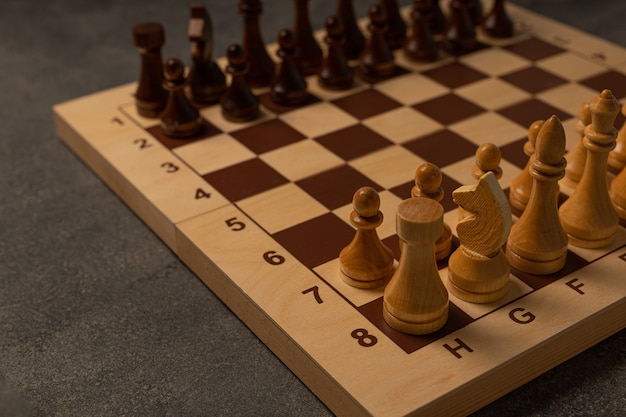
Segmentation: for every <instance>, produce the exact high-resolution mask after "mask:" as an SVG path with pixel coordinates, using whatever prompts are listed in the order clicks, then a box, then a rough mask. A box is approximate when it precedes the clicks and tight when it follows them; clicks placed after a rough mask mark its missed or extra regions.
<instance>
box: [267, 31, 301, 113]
mask: <svg viewBox="0 0 626 417" xmlns="http://www.w3.org/2000/svg"><path fill="white" fill-rule="evenodd" d="M296 44H297V42H296V37H295V35H294V33H293V32H292V31H291V30H289V29H283V30H281V31H280V33H279V34H278V45H279V48H278V52H277V55H278V56H279V57H280V59H281V62H280V63H279V64H278V68H277V70H276V77H275V78H274V80H273V81H272V85H271V89H270V97H271V98H272V100H273V101H274V102H276V103H278V104H282V105H286V106H296V105H298V104H301V103H303V102H304V101H305V100H306V99H307V97H308V92H307V84H306V81H305V80H304V78H302V75H301V74H300V72H299V70H298V65H297V61H296V60H297V47H296Z"/></svg>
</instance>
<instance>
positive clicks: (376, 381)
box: [54, 5, 626, 416]
mask: <svg viewBox="0 0 626 417" xmlns="http://www.w3.org/2000/svg"><path fill="white" fill-rule="evenodd" d="M509 11H510V13H511V15H512V17H513V19H514V20H515V21H516V22H517V26H518V30H519V36H516V37H515V38H514V39H510V40H507V41H497V42H494V41H492V40H489V39H485V38H481V46H480V48H479V50H477V51H476V52H473V53H470V54H466V55H463V56H460V57H450V56H445V55H444V56H443V57H442V58H441V59H440V60H439V61H438V62H436V63H432V64H415V63H412V62H410V61H407V60H406V59H405V58H404V57H403V55H402V53H401V52H398V53H397V55H396V58H397V71H396V74H395V75H394V76H393V77H392V78H390V79H387V80H380V81H377V82H365V81H362V80H361V81H358V82H357V84H356V86H355V87H354V88H353V89H351V90H348V91H341V92H330V91H326V90H323V89H321V88H320V87H319V86H318V84H317V82H316V80H315V77H312V78H309V79H308V84H309V87H310V93H311V99H310V100H309V101H308V102H307V104H306V105H305V106H301V107H297V108H288V107H281V106H277V105H275V104H273V103H272V102H271V100H270V99H269V94H268V93H267V91H258V93H259V95H260V99H261V104H262V108H261V110H262V114H261V117H260V118H259V119H258V120H255V121H254V122H250V123H245V124H235V123H231V122H228V121H226V120H224V119H223V118H222V116H221V114H220V108H219V106H210V107H205V108H202V110H201V113H202V115H203V117H204V118H205V120H206V126H205V129H204V130H203V132H202V134H201V135H199V136H198V137H196V138H193V139H191V140H175V139H170V138H168V137H166V136H164V135H163V133H162V131H161V128H160V127H159V125H158V121H157V120H151V119H145V118H142V117H140V116H138V114H137V112H136V110H135V106H134V99H133V94H134V91H135V88H136V85H135V84H134V83H130V84H127V85H123V86H120V87H118V88H113V89H110V90H107V91H102V92H98V93H95V94H92V95H89V96H86V97H82V98H78V99H75V100H72V101H69V102H66V103H62V104H59V105H56V106H55V107H54V114H55V122H56V127H57V132H58V135H59V136H60V137H61V139H62V140H63V141H64V142H65V143H67V145H68V146H69V147H70V148H71V149H72V150H73V151H74V152H75V153H76V154H77V155H78V156H79V157H80V158H81V159H83V160H84V161H85V162H86V163H87V164H88V165H89V166H90V167H91V169H93V170H94V171H95V172H96V174H97V175H99V176H100V177H101V178H102V180H103V181H104V182H105V183H106V184H107V185H108V186H109V187H110V188H111V189H112V190H113V191H114V192H115V193H117V194H118V195H119V197H120V198H122V199H123V200H124V201H125V202H126V204H128V206H129V207H130V208H131V209H132V210H133V211H134V212H135V213H137V215H138V216H140V217H141V218H142V219H143V220H144V222H145V223H146V224H147V225H148V226H149V227H150V228H151V229H152V230H153V231H154V232H155V233H156V234H157V235H158V236H159V237H160V238H161V239H162V240H163V242H165V244H167V245H168V246H169V247H170V248H171V250H172V251H173V252H175V253H176V254H177V255H178V256H179V257H180V259H181V260H182V261H183V262H184V263H185V264H186V265H187V266H188V267H189V268H191V269H192V270H193V271H194V272H195V273H196V274H197V276H198V277H199V278H200V279H201V280H202V281H203V282H204V283H205V284H206V285H207V286H208V287H209V288H210V289H211V290H212V291H213V292H215V293H216V294H217V295H218V296H219V297H220V298H221V299H222V300H223V301H224V302H225V303H226V304H227V305H228V306H229V307H230V308H231V309H232V311H233V312H234V313H235V314H237V316H238V317H240V318H241V320H243V321H244V322H245V323H246V324H247V326H249V327H250V329H252V330H253V331H254V332H255V333H256V335H257V336H258V337H259V338H260V339H261V340H263V342H264V343H265V344H266V345H267V346H268V347H270V348H271V349H272V350H273V351H274V352H275V353H276V355H277V356H278V357H280V358H281V360H282V361H284V362H285V363H286V364H287V365H288V366H289V367H290V369H291V370H292V371H293V372H294V373H295V374H296V375H297V376H298V377H299V378H300V379H301V380H302V381H303V382H304V383H305V384H307V386H308V387H309V388H310V389H311V390H312V391H313V392H314V393H315V394H316V395H317V396H318V397H319V398H320V399H321V400H322V401H323V402H324V403H325V404H327V405H328V407H329V408H330V409H331V410H332V411H333V412H335V413H336V414H339V415H346V416H348V415H349V416H356V415H378V416H404V415H448V416H452V415H463V414H467V413H469V412H471V411H473V410H476V409H478V408H480V407H481V406H483V405H485V404H487V403H489V402H491V401H493V400H494V399H496V398H498V397H500V396H502V395H504V394H505V393H507V392H509V391H511V390H512V389H514V388H516V387H518V386H520V385H522V384H524V383H525V382H527V381H529V380H531V379H532V378H534V377H535V376H537V375H539V374H541V373H543V372H545V371H547V370H548V369H550V368H552V367H554V366H555V365H557V364H559V363H561V362H563V361H565V360H567V359H568V358H570V357H572V356H573V355H576V354H577V353H579V352H581V351H582V350H584V349H586V348H588V347H590V346H592V345H593V344H595V343H597V342H598V341H600V340H602V339H604V338H606V337H608V336H609V335H611V334H613V333H615V332H617V331H619V330H621V329H623V328H624V327H625V325H626V281H625V280H624V272H625V271H626V224H624V222H622V223H621V225H620V228H619V231H618V235H617V238H616V240H615V242H614V243H613V244H612V245H611V246H609V247H607V248H604V249H602V250H589V249H579V248H575V247H570V248H569V252H568V258H567V265H566V267H565V268H564V269H563V270H562V271H561V272H559V273H557V274H554V275H551V276H545V277H538V276H532V275H528V274H522V273H518V272H517V271H513V272H512V275H511V278H510V280H511V285H510V290H509V293H508V294H507V295H506V297H505V298H504V299H502V300H500V301H498V302H496V303H492V304H487V305H477V304H470V303H466V302H463V301H461V300H459V299H457V298H455V297H454V296H452V295H451V296H450V301H451V304H450V319H449V321H448V323H447V324H446V326H445V327H444V328H443V329H441V330H439V331H437V332H436V333H434V334H432V335H428V336H423V337H421V336H408V335H404V334H401V333H398V332H396V331H394V330H392V329H390V328H389V327H388V326H387V325H386V324H385V323H384V321H383V320H382V290H381V289H378V290H362V289H356V288H352V287H349V286H347V285H346V284H345V283H344V282H343V281H342V280H341V279H340V277H339V267H338V254H339V252H340V250H341V249H342V248H343V247H344V246H345V245H346V244H348V243H349V241H350V240H351V239H352V237H353V235H354V230H353V229H352V227H351V226H350V223H349V213H350V211H351V210H352V207H351V199H352V195H353V193H354V191H355V190H356V189H357V188H359V187H361V186H364V185H369V186H372V187H374V188H375V189H376V190H377V191H379V193H380V196H381V200H382V206H381V210H382V211H383V213H384V214H385V215H386V221H385V222H384V223H383V224H382V226H381V227H380V228H379V230H378V233H379V236H380V237H381V238H382V239H383V241H384V242H385V243H386V244H387V245H388V246H389V247H392V248H394V250H395V253H396V256H398V255H399V249H398V242H397V237H396V236H395V222H394V217H395V207H396V206H397V204H398V203H399V202H400V201H401V200H402V199H405V198H408V197H409V196H410V189H411V186H412V185H413V176H414V173H415V169H416V168H417V166H419V165H420V164H421V163H422V162H424V161H429V162H432V163H434V164H436V165H438V166H439V167H440V168H441V170H442V173H443V177H444V181H443V186H444V188H445V190H446V198H445V199H444V200H443V202H442V204H443V206H444V208H445V210H446V214H445V220H446V221H447V222H448V223H449V224H450V226H451V227H452V230H453V231H454V230H455V228H454V226H455V223H456V219H457V213H456V206H455V205H454V203H453V202H452V199H451V197H450V194H451V192H452V191H453V190H454V189H456V188H457V187H458V186H460V185H462V184H470V183H473V182H475V180H474V179H473V178H472V177H471V166H472V164H473V163H474V152H475V150H476V149H477V147H478V145H480V144H481V143H484V142H492V143H495V144H497V145H498V146H499V147H500V148H501V151H502V155H503V161H502V168H503V170H504V176H503V178H502V179H501V181H500V182H501V185H502V186H503V188H505V190H507V187H508V184H509V182H510V180H511V178H513V177H515V176H516V175H517V174H518V173H519V172H520V171H521V169H522V168H523V167H524V165H525V164H526V162H527V157H526V156H525V155H524V153H523V150H522V147H523V144H524V142H525V141H526V134H527V128H528V126H529V125H530V124H531V123H532V122H533V121H535V120H537V119H545V118H547V117H549V116H550V115H552V114H556V115H557V116H558V117H559V118H560V119H561V121H562V122H563V124H564V127H565V129H566V132H567V135H568V148H571V147H572V146H573V144H574V143H575V141H576V140H577V135H576V133H575V131H574V122H575V116H576V113H577V111H578V107H579V105H580V103H582V102H583V101H585V100H589V99H591V98H593V97H595V96H596V95H597V94H598V92H599V91H600V90H602V89H604V88H609V89H611V90H612V91H613V93H614V94H615V95H616V97H617V98H618V99H619V100H620V101H622V102H623V101H624V100H625V99H626V72H625V71H624V68H626V50H624V49H623V48H620V47H618V46H616V45H613V44H610V43H608V42H606V41H603V40H601V39H598V38H595V37H592V36H591V35H588V34H585V33H582V32H580V31H578V30H575V29H573V28H571V27H568V26H565V25H563V24H560V23H557V22H555V21H552V20H549V19H547V18H544V17H541V16H538V15H536V14H534V13H532V12H529V11H526V10H523V9H521V8H519V7H515V6H514V5H511V6H510V7H509ZM405 12H406V11H405ZM221 63H222V64H223V61H221ZM620 68H621V70H620ZM370 81H371V80H370ZM616 123H623V117H622V116H619V118H618V121H617V122H616ZM570 192H571V189H568V188H567V187H561V193H562V197H563V198H567V195H568V194H569V193H570ZM518 214H519V213H518ZM457 245H458V241H457V240H455V243H454V247H453V250H454V248H456V246H457ZM439 266H440V273H441V274H440V275H441V277H442V279H443V280H444V282H445V281H446V277H447V269H446V263H445V262H442V263H440V265H439Z"/></svg>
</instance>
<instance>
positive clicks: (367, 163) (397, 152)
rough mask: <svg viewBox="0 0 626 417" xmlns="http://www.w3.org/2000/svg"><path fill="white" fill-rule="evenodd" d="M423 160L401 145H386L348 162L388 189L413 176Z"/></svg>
mask: <svg viewBox="0 0 626 417" xmlns="http://www.w3.org/2000/svg"><path fill="white" fill-rule="evenodd" d="M422 163H424V160H423V159H422V158H420V157H418V156H417V155H415V154H414V153H412V152H410V151H409V150H407V149H405V148H403V147H401V146H388V147H386V148H384V149H382V150H380V151H378V152H374V153H371V154H369V155H366V156H364V157H362V158H358V159H355V160H353V161H351V162H350V165H352V166H353V167H354V168H356V169H357V170H358V171H360V172H361V173H363V174H364V175H366V176H367V177H369V178H371V179H372V180H373V181H375V182H376V183H377V184H380V185H381V186H383V187H385V188H387V189H389V188H392V187H395V186H397V185H400V184H404V183H406V182H408V181H410V180H411V179H413V178H414V177H415V170H416V169H417V167H418V166H420V164H422Z"/></svg>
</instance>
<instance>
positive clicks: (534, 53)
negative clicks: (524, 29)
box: [505, 38, 564, 61]
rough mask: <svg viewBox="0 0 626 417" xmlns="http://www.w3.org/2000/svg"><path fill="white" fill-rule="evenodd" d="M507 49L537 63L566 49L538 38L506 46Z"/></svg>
mask: <svg viewBox="0 0 626 417" xmlns="http://www.w3.org/2000/svg"><path fill="white" fill-rule="evenodd" d="M505 49H508V50H509V51H511V52H514V53H516V54H518V55H520V56H523V57H524V58H526V59H530V60H532V61H537V60H540V59H543V58H547V57H549V56H552V55H556V54H560V53H561V52H564V49H562V48H559V47H558V46H555V45H552V44H550V43H548V42H544V41H542V40H540V39H537V38H529V39H526V40H523V41H521V42H518V43H516V44H513V45H509V46H506V47H505Z"/></svg>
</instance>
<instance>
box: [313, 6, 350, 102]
mask: <svg viewBox="0 0 626 417" xmlns="http://www.w3.org/2000/svg"><path fill="white" fill-rule="evenodd" d="M325 27H326V37H325V38H324V41H325V42H326V44H327V45H328V48H327V51H328V52H327V53H326V57H325V58H324V60H323V61H322V68H321V69H320V72H319V77H318V80H319V83H320V85H321V86H322V87H324V88H328V89H332V90H343V89H347V88H350V87H351V86H352V85H353V84H354V71H353V70H352V67H350V65H349V64H348V61H347V59H346V57H345V54H344V50H343V41H344V39H345V36H344V32H345V31H344V26H343V24H342V22H341V19H340V18H339V17H337V16H330V17H328V18H327V19H326V24H325Z"/></svg>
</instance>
